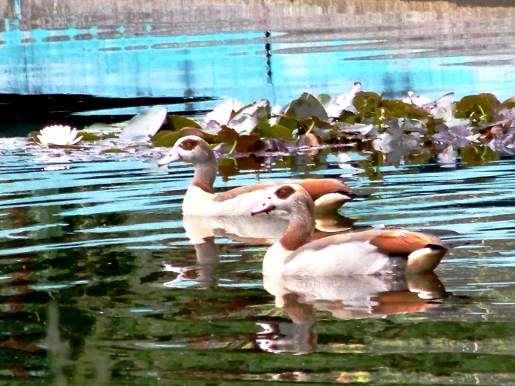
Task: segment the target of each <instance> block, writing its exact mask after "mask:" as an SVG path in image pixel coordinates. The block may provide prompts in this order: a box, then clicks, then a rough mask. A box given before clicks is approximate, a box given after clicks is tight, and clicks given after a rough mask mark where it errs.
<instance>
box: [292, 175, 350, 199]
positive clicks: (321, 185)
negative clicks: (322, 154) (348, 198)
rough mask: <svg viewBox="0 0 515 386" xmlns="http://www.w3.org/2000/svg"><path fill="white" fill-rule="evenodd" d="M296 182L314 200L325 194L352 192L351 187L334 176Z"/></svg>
mask: <svg viewBox="0 0 515 386" xmlns="http://www.w3.org/2000/svg"><path fill="white" fill-rule="evenodd" d="M295 182H296V183H297V184H299V185H300V186H302V187H303V188H304V189H305V190H306V191H307V192H308V193H309V195H310V196H311V198H312V199H313V201H315V200H316V199H318V198H319V197H321V196H323V195H324V194H329V193H350V188H349V187H348V186H347V185H345V184H344V183H343V182H341V181H338V180H335V179H333V178H321V179H317V178H307V179H304V180H298V181H295Z"/></svg>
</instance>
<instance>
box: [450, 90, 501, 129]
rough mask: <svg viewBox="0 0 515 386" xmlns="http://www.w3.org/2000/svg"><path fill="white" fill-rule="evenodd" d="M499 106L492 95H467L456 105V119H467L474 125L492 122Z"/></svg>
mask: <svg viewBox="0 0 515 386" xmlns="http://www.w3.org/2000/svg"><path fill="white" fill-rule="evenodd" d="M500 105H501V103H500V102H499V100H498V99H497V98H496V97H495V95H493V94H488V93H483V94H478V95H467V96H464V97H463V98H462V99H461V100H460V101H459V102H458V103H457V104H456V118H469V119H470V121H471V122H473V123H476V124H479V123H485V122H492V121H493V120H494V119H495V112H496V111H497V109H498V108H499V106H500Z"/></svg>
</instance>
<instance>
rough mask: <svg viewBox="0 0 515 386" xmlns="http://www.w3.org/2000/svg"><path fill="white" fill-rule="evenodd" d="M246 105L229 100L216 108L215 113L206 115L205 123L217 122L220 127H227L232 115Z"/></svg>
mask: <svg viewBox="0 0 515 386" xmlns="http://www.w3.org/2000/svg"><path fill="white" fill-rule="evenodd" d="M243 107H244V105H243V104H242V103H241V102H240V101H237V100H235V99H228V100H226V101H225V102H223V103H221V104H219V105H218V106H216V107H215V108H214V109H213V111H211V112H210V113H208V114H207V115H206V119H205V122H206V123H209V122H211V121H214V122H217V123H218V124H219V125H226V124H227V123H228V122H229V121H230V120H231V118H232V115H233V114H234V113H235V112H237V111H240V110H241V109H242V108H243Z"/></svg>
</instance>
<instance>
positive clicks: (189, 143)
mask: <svg viewBox="0 0 515 386" xmlns="http://www.w3.org/2000/svg"><path fill="white" fill-rule="evenodd" d="M197 145H198V141H195V140H194V139H187V140H185V141H182V142H181V143H180V145H179V146H180V147H182V148H183V149H184V150H192V149H193V148H194V147H195V146H197Z"/></svg>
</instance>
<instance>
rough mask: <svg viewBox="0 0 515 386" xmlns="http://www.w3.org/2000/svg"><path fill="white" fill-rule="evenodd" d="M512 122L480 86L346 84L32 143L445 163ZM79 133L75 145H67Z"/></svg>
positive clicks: (481, 148) (142, 152) (493, 151)
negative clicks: (440, 89) (428, 88)
mask: <svg viewBox="0 0 515 386" xmlns="http://www.w3.org/2000/svg"><path fill="white" fill-rule="evenodd" d="M514 122H515V98H510V99H508V100H506V101H504V102H500V101H499V100H498V99H497V98H496V97H495V96H494V95H492V94H486V93H485V94H478V95H468V96H465V97H463V98H461V100H459V101H455V100H454V94H453V93H448V94H445V95H443V96H442V97H440V98H438V99H437V100H434V101H432V100H430V99H429V98H427V97H424V96H419V95H415V94H414V93H413V92H411V91H410V92H408V93H407V96H406V97H405V98H402V99H401V100H398V99H389V98H385V97H384V96H382V95H380V94H377V93H375V92H370V91H361V83H360V82H356V83H355V84H354V85H353V87H352V89H351V90H350V91H349V92H348V93H344V94H340V95H336V96H329V95H318V96H315V95H311V94H309V93H303V94H302V95H301V96H300V97H299V98H298V99H295V100H292V101H291V102H290V103H289V104H288V105H287V106H284V107H283V108H278V107H272V106H271V105H270V103H269V101H267V100H261V101H257V102H255V103H252V104H249V105H243V104H241V103H240V102H238V101H235V100H227V101H224V102H223V103H221V104H220V105H218V106H217V107H216V108H215V109H214V110H213V111H211V112H209V113H208V114H207V115H206V116H205V118H204V119H203V120H194V119H190V118H187V117H184V116H180V115H174V114H168V112H167V110H166V108H165V107H163V106H154V107H151V108H149V109H147V110H145V111H143V112H142V113H140V114H138V115H136V116H134V117H133V118H132V119H130V120H129V121H126V122H120V123H115V124H102V123H99V124H95V125H91V126H88V127H86V128H84V129H83V130H81V131H80V134H81V135H80V136H79V134H78V133H79V132H77V130H75V129H72V128H70V127H69V126H62V125H53V126H48V127H45V128H44V129H42V130H41V131H40V132H39V133H35V134H33V138H34V142H35V143H37V144H38V145H40V146H45V147H48V146H50V147H52V145H57V146H58V147H59V146H61V147H67V148H66V149H64V150H63V149H60V151H66V152H67V155H69V154H71V153H76V152H79V151H82V152H83V154H82V156H85V155H86V154H89V156H90V158H89V159H91V156H92V155H95V156H97V157H102V156H104V157H105V156H106V155H111V156H114V155H117V156H123V155H124V154H125V155H128V154H131V155H139V156H144V157H147V158H148V157H151V158H153V159H156V158H157V157H159V154H157V152H156V151H155V150H156V149H155V148H156V147H169V146H172V145H173V144H174V143H175V141H176V140H177V139H178V138H180V137H182V136H185V135H190V134H195V135H198V136H201V137H202V138H204V139H205V140H206V141H208V142H209V143H211V144H212V145H213V147H214V148H215V150H216V151H217V152H218V154H221V155H222V158H228V157H231V158H241V157H245V156H248V155H249V154H254V155H257V156H267V155H278V154H292V153H293V154H295V153H302V152H308V153H309V154H313V152H315V153H316V152H317V151H319V150H321V149H327V148H328V149H330V150H331V151H332V150H333V149H338V152H340V153H341V151H342V148H343V149H345V150H346V151H353V152H358V153H361V154H362V155H364V156H365V157H367V158H369V160H371V161H373V163H374V164H376V165H378V164H379V165H381V164H391V165H400V164H403V163H411V162H416V163H424V162H430V161H431V162H438V163H440V164H441V165H442V166H446V167H455V166H456V164H457V163H458V161H459V160H462V161H464V162H466V163H469V164H474V165H476V164H481V163H485V162H488V161H492V160H496V159H498V158H499V156H500V155H501V154H509V155H514V154H515V125H514ZM79 141H80V146H72V147H73V149H70V148H69V147H70V146H71V145H76V144H79ZM29 145H30V141H29ZM53 158H55V157H53ZM65 158H66V159H69V157H61V158H60V159H61V160H64V159H65ZM75 158H77V157H72V159H75ZM93 158H94V157H93Z"/></svg>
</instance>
